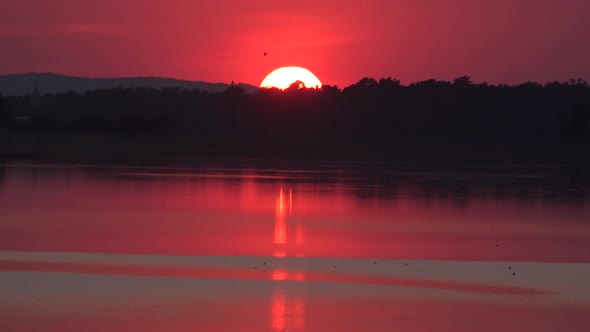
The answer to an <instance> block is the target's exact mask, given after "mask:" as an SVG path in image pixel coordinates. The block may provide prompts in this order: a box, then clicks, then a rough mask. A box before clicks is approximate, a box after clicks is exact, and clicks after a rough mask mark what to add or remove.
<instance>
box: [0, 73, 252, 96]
mask: <svg viewBox="0 0 590 332" xmlns="http://www.w3.org/2000/svg"><path fill="white" fill-rule="evenodd" d="M239 85H240V86H241V87H242V88H244V90H245V91H246V93H253V92H255V91H256V90H258V87H256V86H253V85H249V84H244V83H240V84H239ZM35 87H37V88H38V89H39V91H40V92H41V93H42V94H45V93H51V94H55V93H62V92H67V91H68V90H72V91H75V92H77V93H85V92H87V91H92V90H99V89H109V88H116V87H123V88H131V87H141V88H153V89H162V88H181V89H187V90H193V89H197V90H201V91H207V92H221V91H224V90H226V89H227V88H228V87H229V84H226V83H208V82H200V81H199V82H197V81H184V80H176V79H172V78H161V77H129V78H85V77H73V76H64V75H59V74H52V73H26V74H17V75H0V95H4V96H22V95H26V94H29V93H31V92H32V91H33V90H34V89H35Z"/></svg>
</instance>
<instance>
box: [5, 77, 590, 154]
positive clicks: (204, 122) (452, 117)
mask: <svg viewBox="0 0 590 332" xmlns="http://www.w3.org/2000/svg"><path fill="white" fill-rule="evenodd" d="M33 97H34V96H33V95H28V96H19V97H14V96H13V97H1V96H0V128H4V130H8V131H13V132H26V131H41V132H58V133H80V134H84V133H92V134H104V135H112V134H122V135H163V136H166V135H168V136H175V137H182V138H183V139H185V140H187V141H193V142H203V143H216V144H225V145H228V146H231V145H243V144H253V145H256V144H259V145H261V146H264V145H272V144H280V143H289V144H299V145H301V146H321V145H322V144H373V145H387V144H390V143H400V142H402V143H403V142H431V141H445V142H450V143H452V144H487V143H489V144H518V143H547V142H548V143H552V142H553V143H560V142H561V143H563V142H567V143H568V144H570V143H571V144H574V145H584V144H588V143H590V87H589V86H588V84H587V83H586V82H585V81H583V80H570V81H568V82H553V83H549V84H545V85H541V84H538V83H534V82H528V83H524V84H520V85H490V84H486V83H474V82H472V80H471V78H470V77H469V76H464V77H460V78H457V79H455V80H453V81H437V80H426V81H421V82H416V83H412V84H409V85H403V84H401V82H400V81H399V80H396V79H392V78H382V79H379V80H376V79H373V78H363V79H361V80H360V81H358V82H357V83H355V84H353V85H351V86H348V87H346V88H344V89H340V88H338V87H337V86H330V85H325V86H323V87H322V88H321V89H317V90H316V89H308V88H305V86H304V85H302V84H301V82H294V83H293V84H292V85H291V87H290V88H288V89H286V90H285V91H281V90H278V89H260V90H259V91H257V92H256V93H254V94H247V93H245V92H244V90H243V89H242V88H241V87H239V86H231V87H229V88H228V89H227V90H226V91H224V92H220V93H208V92H204V91H200V90H184V89H180V88H165V89H149V88H114V89H104V90H96V91H91V92H87V93H84V94H77V93H74V92H72V91H70V92H67V93H60V94H45V95H43V96H40V98H39V100H38V102H35V103H33V102H32V100H33V99H34V98H33Z"/></svg>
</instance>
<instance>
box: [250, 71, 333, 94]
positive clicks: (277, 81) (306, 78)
mask: <svg viewBox="0 0 590 332" xmlns="http://www.w3.org/2000/svg"><path fill="white" fill-rule="evenodd" d="M297 81H301V82H303V84H305V86H306V87H308V88H321V87H322V82H320V80H319V79H318V78H317V77H316V76H315V75H314V74H313V73H312V72H311V71H309V70H307V69H305V68H301V67H282V68H279V69H275V70H273V71H272V72H271V73H270V74H268V76H266V78H265V79H264V80H263V81H262V83H260V87H261V88H278V89H281V90H285V89H286V88H288V87H289V86H290V85H291V84H293V83H295V82H297Z"/></svg>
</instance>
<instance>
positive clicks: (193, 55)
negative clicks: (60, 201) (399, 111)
mask: <svg viewBox="0 0 590 332" xmlns="http://www.w3.org/2000/svg"><path fill="white" fill-rule="evenodd" d="M0 5H1V6H0V74H9V73H22V72H33V71H34V72H57V73H62V74H68V75H79V76H91V77H121V76H165V77H174V78H180V79H190V80H204V81H211V82H229V81H231V80H235V81H236V82H246V83H251V84H255V85H258V84H260V82H261V81H262V80H263V78H264V77H265V76H266V74H268V73H269V72H270V71H272V70H273V69H275V68H278V67H281V66H290V65H295V66H302V67H306V68H308V69H310V70H311V71H312V72H314V73H315V74H316V75H317V76H318V77H319V78H320V80H321V81H322V82H323V83H324V84H338V85H340V86H342V87H343V86H347V85H349V84H351V83H354V82H356V81H358V80H359V79H360V78H362V77H364V76H373V77H376V78H380V77H387V76H392V77H395V78H398V79H401V80H402V82H404V83H410V82H414V81H418V80H423V79H428V78H435V79H447V80H450V79H452V78H454V77H458V76H462V75H466V74H468V75H472V76H473V79H474V80H475V81H477V82H483V81H486V82H490V83H519V82H523V81H529V80H532V81H539V82H541V83H545V82H548V81H553V80H559V81H564V80H567V79H569V78H578V77H581V78H585V79H590V19H589V18H590V1H588V0H365V1H359V0H339V1H336V0H327V1H320V0H318V1H313V0H296V1H279V0H250V1H244V0H209V1H196V0H100V1H98V0H97V1H91V0H0ZM265 51H267V52H268V55H267V56H266V57H265V56H263V52H265Z"/></svg>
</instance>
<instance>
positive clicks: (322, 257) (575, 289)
mask: <svg viewBox="0 0 590 332" xmlns="http://www.w3.org/2000/svg"><path fill="white" fill-rule="evenodd" d="M589 226H590V169H588V168H585V167H583V166H559V165H523V164H494V165H490V164H485V165H482V164H473V165H465V164H461V165H453V164H440V165H439V164H411V163H399V164H396V163H351V162H341V163H337V162H314V163H311V162H287V161H260V160H239V161H200V162H191V163H188V162H187V163H184V164H182V163H180V164H175V165H168V164H162V163H152V164H145V163H144V164H141V165H139V164H135V165H134V164H118V163H104V162H103V163H96V162H92V163H90V162H80V163H58V162H54V163H49V162H44V163H40V162H23V161H4V162H2V163H0V294H2V296H0V331H65V332H70V331H71V332H73V331H195V330H197V331H198V330H202V331H230V330H231V331H236V330H239V331H392V330H401V331H497V330H502V331H555V330H557V329H560V330H563V331H586V326H587V324H586V321H587V317H588V315H589V314H590V264H589V263H590V227H589Z"/></svg>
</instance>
